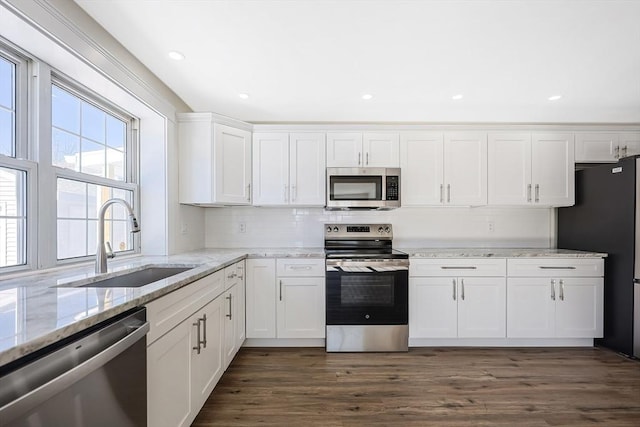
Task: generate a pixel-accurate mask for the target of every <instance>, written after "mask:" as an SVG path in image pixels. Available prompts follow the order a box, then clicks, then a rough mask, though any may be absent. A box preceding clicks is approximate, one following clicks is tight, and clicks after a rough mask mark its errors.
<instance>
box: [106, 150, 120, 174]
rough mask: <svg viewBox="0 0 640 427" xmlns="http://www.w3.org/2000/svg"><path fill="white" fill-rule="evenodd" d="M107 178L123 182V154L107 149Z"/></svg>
mask: <svg viewBox="0 0 640 427" xmlns="http://www.w3.org/2000/svg"><path fill="white" fill-rule="evenodd" d="M107 178H110V179H117V180H118V181H124V153H123V152H122V151H118V150H114V149H112V148H107Z"/></svg>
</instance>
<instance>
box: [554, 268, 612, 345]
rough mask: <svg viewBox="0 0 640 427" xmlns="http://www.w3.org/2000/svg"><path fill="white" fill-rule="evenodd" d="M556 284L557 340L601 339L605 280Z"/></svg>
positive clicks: (595, 279)
mask: <svg viewBox="0 0 640 427" xmlns="http://www.w3.org/2000/svg"><path fill="white" fill-rule="evenodd" d="M556 283H557V285H556V287H557V290H558V291H557V297H556V337H558V338H593V337H596V338H598V337H602V336H603V311H604V281H603V279H602V278H601V277H597V278H563V279H558V280H557V282H556Z"/></svg>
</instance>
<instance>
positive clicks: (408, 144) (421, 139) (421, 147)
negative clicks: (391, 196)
mask: <svg viewBox="0 0 640 427" xmlns="http://www.w3.org/2000/svg"><path fill="white" fill-rule="evenodd" d="M443 156H444V152H443V137H442V134H441V133H438V132H416V133H403V134H402V135H401V136H400V168H401V170H402V178H401V179H402V183H401V186H402V194H401V198H402V206H425V205H440V204H442V203H443V197H444V192H443V191H444V189H443V183H444V181H443V179H444V171H443V163H442V159H443Z"/></svg>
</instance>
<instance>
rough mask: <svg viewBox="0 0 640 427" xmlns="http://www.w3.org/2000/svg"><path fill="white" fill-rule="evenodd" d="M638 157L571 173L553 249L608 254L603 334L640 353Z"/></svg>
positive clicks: (611, 344)
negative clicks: (572, 185)
mask: <svg viewBox="0 0 640 427" xmlns="http://www.w3.org/2000/svg"><path fill="white" fill-rule="evenodd" d="M639 178H640V156H633V157H627V158H624V159H621V160H620V161H619V162H618V163H616V164H607V165H599V166H595V167H590V168H587V169H584V170H580V171H577V172H576V204H575V206H571V207H568V208H559V209H558V248H563V249H578V250H585V251H594V252H607V253H608V254H609V256H608V257H607V258H605V272H604V274H605V277H604V337H603V338H601V339H598V340H596V344H598V345H601V346H604V347H608V348H611V349H613V350H615V351H618V352H620V353H623V354H626V355H628V356H635V357H640V282H639V279H640V260H639V258H638V255H639V252H640V247H639V245H640V205H639V203H640V182H639V181H638V180H639Z"/></svg>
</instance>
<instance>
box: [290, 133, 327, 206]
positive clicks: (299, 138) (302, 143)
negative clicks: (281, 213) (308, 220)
mask: <svg viewBox="0 0 640 427" xmlns="http://www.w3.org/2000/svg"><path fill="white" fill-rule="evenodd" d="M325 160H326V143H325V135H324V134H323V133H292V134H290V135H289V185H290V187H289V191H290V197H289V203H290V204H292V205H299V206H300V205H301V206H324V205H325V197H326V194H325V186H326V182H327V178H326V166H325V165H326V161H325Z"/></svg>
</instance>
